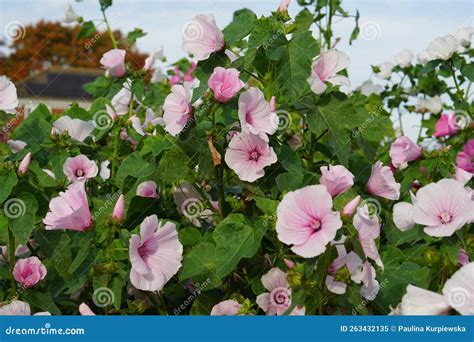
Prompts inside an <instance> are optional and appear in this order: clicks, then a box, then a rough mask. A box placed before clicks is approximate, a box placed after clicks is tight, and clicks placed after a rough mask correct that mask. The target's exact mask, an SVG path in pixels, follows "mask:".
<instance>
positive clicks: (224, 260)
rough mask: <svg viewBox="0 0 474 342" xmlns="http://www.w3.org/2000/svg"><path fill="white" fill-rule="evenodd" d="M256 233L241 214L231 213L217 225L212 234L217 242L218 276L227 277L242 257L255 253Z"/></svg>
mask: <svg viewBox="0 0 474 342" xmlns="http://www.w3.org/2000/svg"><path fill="white" fill-rule="evenodd" d="M254 233H255V232H254V229H252V227H250V226H248V225H247V224H246V222H245V217H244V216H243V215H241V214H230V215H229V216H227V217H226V218H225V219H224V220H223V221H221V222H220V223H219V224H218V225H217V227H216V229H215V230H214V232H213V234H212V237H213V238H214V241H215V242H216V255H215V257H216V262H217V270H216V274H217V276H219V277H221V278H222V277H225V276H226V275H228V274H229V273H231V272H232V271H233V270H234V269H235V267H236V266H237V264H238V263H239V261H240V259H242V258H244V257H245V258H250V257H252V256H253V254H255V251H256V250H255V248H254V246H255V245H254V238H255V237H254Z"/></svg>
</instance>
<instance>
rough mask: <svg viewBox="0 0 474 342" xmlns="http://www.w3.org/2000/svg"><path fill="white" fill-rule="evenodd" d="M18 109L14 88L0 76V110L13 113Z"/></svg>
mask: <svg viewBox="0 0 474 342" xmlns="http://www.w3.org/2000/svg"><path fill="white" fill-rule="evenodd" d="M16 107H18V97H17V94H16V87H15V85H14V84H13V83H12V81H10V80H9V79H8V78H7V77H6V76H0V110H3V111H5V112H7V113H15V108H16Z"/></svg>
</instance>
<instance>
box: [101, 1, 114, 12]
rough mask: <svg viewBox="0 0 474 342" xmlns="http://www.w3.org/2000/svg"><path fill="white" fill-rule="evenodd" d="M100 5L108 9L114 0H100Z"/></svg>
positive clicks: (103, 8)
mask: <svg viewBox="0 0 474 342" xmlns="http://www.w3.org/2000/svg"><path fill="white" fill-rule="evenodd" d="M99 3H100V7H101V8H102V10H106V9H107V8H109V7H110V6H112V0H99Z"/></svg>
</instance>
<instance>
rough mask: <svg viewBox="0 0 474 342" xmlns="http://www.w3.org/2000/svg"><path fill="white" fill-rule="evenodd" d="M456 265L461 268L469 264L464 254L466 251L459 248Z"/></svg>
mask: <svg viewBox="0 0 474 342" xmlns="http://www.w3.org/2000/svg"><path fill="white" fill-rule="evenodd" d="M458 264H459V265H461V266H466V265H467V264H469V255H468V254H467V253H466V250H465V249H463V248H461V249H460V250H459V254H458Z"/></svg>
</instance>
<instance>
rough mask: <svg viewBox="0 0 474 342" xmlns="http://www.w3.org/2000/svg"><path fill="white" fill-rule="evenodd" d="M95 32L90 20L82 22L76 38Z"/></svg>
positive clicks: (89, 35)
mask: <svg viewBox="0 0 474 342" xmlns="http://www.w3.org/2000/svg"><path fill="white" fill-rule="evenodd" d="M95 32H96V28H95V25H94V23H93V22H92V21H86V22H84V23H83V24H82V27H81V31H79V34H78V35H77V39H83V38H89V37H91V36H92V35H93V34H94V33H95Z"/></svg>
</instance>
